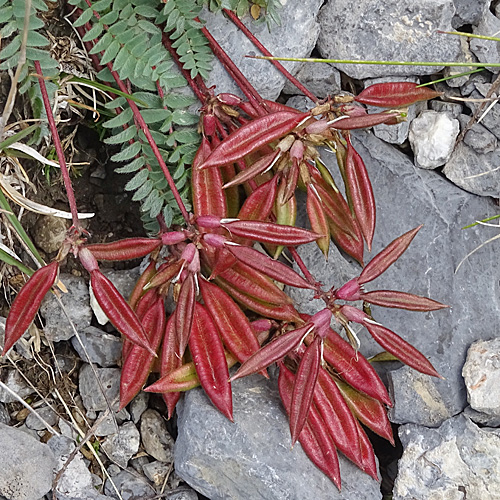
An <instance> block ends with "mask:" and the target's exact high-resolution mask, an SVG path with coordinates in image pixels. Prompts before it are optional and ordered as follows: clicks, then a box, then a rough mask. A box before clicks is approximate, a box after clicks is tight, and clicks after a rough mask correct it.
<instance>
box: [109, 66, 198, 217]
mask: <svg viewBox="0 0 500 500" xmlns="http://www.w3.org/2000/svg"><path fill="white" fill-rule="evenodd" d="M107 66H108V68H109V70H110V71H111V74H112V75H113V78H114V79H115V82H116V84H117V85H118V87H119V88H120V90H121V91H122V92H125V93H127V94H128V90H127V87H126V86H125V84H124V83H123V82H122V81H121V80H120V77H119V76H118V73H117V72H116V71H114V70H113V65H112V64H111V63H108V65H107ZM127 102H128V105H129V106H130V109H131V110H132V113H134V119H135V121H136V123H137V124H138V125H139V127H141V130H142V131H143V132H144V135H145V136H146V139H147V141H148V143H149V145H150V146H151V149H152V150H153V154H154V155H155V158H156V159H157V160H158V163H159V165H160V168H161V169H162V171H163V174H164V175H165V178H166V179H167V182H168V185H169V187H170V189H171V190H172V194H173V195H174V198H175V201H176V202H177V205H178V207H179V210H180V211H181V214H182V216H183V217H184V220H185V221H186V222H187V223H188V224H189V215H188V212H187V210H186V207H185V206H184V202H183V201H182V198H181V195H180V194H179V191H178V189H177V186H176V185H175V182H174V179H173V178H172V175H171V174H170V171H169V170H168V167H167V165H166V164H165V161H164V160H163V158H162V156H161V153H160V150H159V149H158V146H157V145H156V142H155V141H154V139H153V136H152V135H151V132H150V131H149V128H148V126H147V125H146V122H145V121H144V118H143V117H142V115H141V112H140V111H139V108H138V107H137V105H136V104H135V102H134V101H132V100H131V99H127Z"/></svg>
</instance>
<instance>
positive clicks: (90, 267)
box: [78, 247, 99, 273]
mask: <svg viewBox="0 0 500 500" xmlns="http://www.w3.org/2000/svg"><path fill="white" fill-rule="evenodd" d="M78 258H79V259H80V262H81V263H82V266H83V267H84V268H85V269H86V270H87V271H88V272H89V273H92V272H93V271H96V270H97V269H99V264H98V263H97V259H96V258H95V257H94V254H93V253H92V252H91V251H90V250H89V249H88V248H86V247H80V248H79V249H78Z"/></svg>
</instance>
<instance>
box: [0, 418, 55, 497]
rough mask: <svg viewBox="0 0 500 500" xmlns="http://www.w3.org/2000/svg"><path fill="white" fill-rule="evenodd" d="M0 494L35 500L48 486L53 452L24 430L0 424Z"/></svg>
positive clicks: (51, 476) (52, 467)
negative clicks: (0, 470)
mask: <svg viewBox="0 0 500 500" xmlns="http://www.w3.org/2000/svg"><path fill="white" fill-rule="evenodd" d="M0 464H1V469H2V472H1V474H0V495H3V496H4V497H6V498H7V499H8V500H38V499H40V498H41V497H43V496H44V495H45V494H46V493H48V492H49V491H50V489H51V487H52V478H53V469H54V467H55V465H56V460H55V458H54V454H53V453H52V450H51V449H50V448H49V446H48V445H46V444H43V443H39V442H38V441H37V440H36V439H34V438H33V437H31V436H30V435H28V434H27V433H25V432H22V431H20V430H19V429H15V428H13V427H8V426H7V425H3V424H0Z"/></svg>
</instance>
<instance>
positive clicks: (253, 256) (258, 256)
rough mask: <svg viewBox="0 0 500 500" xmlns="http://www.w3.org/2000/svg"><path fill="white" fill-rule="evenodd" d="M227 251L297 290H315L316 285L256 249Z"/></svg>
mask: <svg viewBox="0 0 500 500" xmlns="http://www.w3.org/2000/svg"><path fill="white" fill-rule="evenodd" d="M227 249H228V250H229V251H230V252H231V253H232V254H233V255H234V256H235V257H236V259H238V260H239V261H240V262H243V263H245V264H247V265H248V266H250V267H252V268H254V269H256V270H257V271H260V272H262V273H263V274H265V275H266V276H268V277H269V278H272V279H274V280H276V281H279V282H281V283H284V284H285V285H288V286H294V287H296V288H309V289H311V290H314V289H315V286H314V285H311V284H310V283H308V282H307V281H306V280H305V279H304V278H302V276H300V275H299V274H298V273H296V272H295V271H294V270H293V269H292V268H290V267H289V266H286V265H285V264H283V263H281V262H279V261H277V260H274V259H271V258H270V257H268V256H267V255H266V254H263V253H262V252H259V251H258V250H255V248H251V247H244V246H228V247H227Z"/></svg>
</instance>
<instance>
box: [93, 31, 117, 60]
mask: <svg viewBox="0 0 500 500" xmlns="http://www.w3.org/2000/svg"><path fill="white" fill-rule="evenodd" d="M89 33H90V31H89ZM112 41H113V35H111V34H110V33H105V34H104V36H103V37H102V38H101V39H100V40H99V41H98V42H97V43H96V44H95V45H94V46H93V47H92V49H91V50H90V52H89V53H90V54H99V52H101V51H103V50H104V49H106V47H108V46H109V44H110V43H111V42H112Z"/></svg>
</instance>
